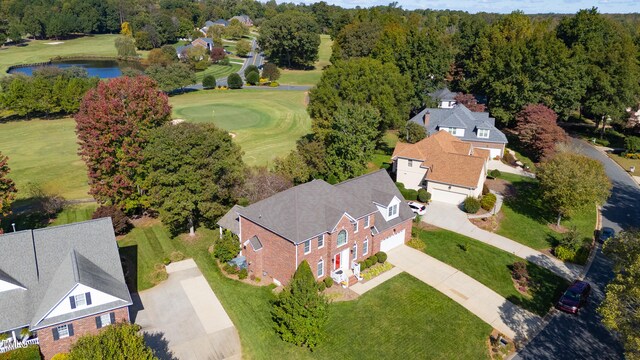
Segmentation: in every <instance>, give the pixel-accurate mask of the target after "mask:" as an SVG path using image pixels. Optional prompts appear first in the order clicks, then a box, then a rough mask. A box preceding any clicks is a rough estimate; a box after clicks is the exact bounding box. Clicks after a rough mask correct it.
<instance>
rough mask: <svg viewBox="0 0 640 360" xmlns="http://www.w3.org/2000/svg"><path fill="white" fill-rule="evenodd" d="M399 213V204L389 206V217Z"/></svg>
mask: <svg viewBox="0 0 640 360" xmlns="http://www.w3.org/2000/svg"><path fill="white" fill-rule="evenodd" d="M397 213H398V205H397V204H396V205H393V206H390V207H389V212H388V214H387V217H393V216H395V215H396V214H397Z"/></svg>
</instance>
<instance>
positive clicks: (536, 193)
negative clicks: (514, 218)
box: [504, 181, 552, 224]
mask: <svg viewBox="0 0 640 360" xmlns="http://www.w3.org/2000/svg"><path fill="white" fill-rule="evenodd" d="M511 185H512V187H513V195H511V196H507V197H506V198H505V199H504V204H505V205H507V206H508V207H509V208H510V209H512V210H513V211H514V212H516V213H518V214H521V215H524V216H526V217H528V218H531V219H533V220H535V221H536V222H538V223H540V224H547V223H549V220H550V219H551V218H552V216H551V212H550V211H549V209H548V208H547V207H546V206H545V205H544V202H543V200H542V191H541V190H540V186H539V185H538V183H537V182H530V181H517V182H513V183H511Z"/></svg>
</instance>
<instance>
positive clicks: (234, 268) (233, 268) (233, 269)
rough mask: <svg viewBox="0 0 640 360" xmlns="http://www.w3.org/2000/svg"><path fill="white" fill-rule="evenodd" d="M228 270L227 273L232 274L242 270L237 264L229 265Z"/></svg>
mask: <svg viewBox="0 0 640 360" xmlns="http://www.w3.org/2000/svg"><path fill="white" fill-rule="evenodd" d="M226 271H227V274H231V275H235V274H237V273H239V272H240V270H239V269H238V267H237V266H235V265H229V266H228V267H227V269H226Z"/></svg>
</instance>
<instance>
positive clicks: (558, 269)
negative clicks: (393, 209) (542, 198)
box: [422, 201, 582, 281]
mask: <svg viewBox="0 0 640 360" xmlns="http://www.w3.org/2000/svg"><path fill="white" fill-rule="evenodd" d="M422 221H424V222H426V223H429V224H432V225H435V226H437V227H440V228H443V229H447V230H451V231H454V232H457V233H459V234H462V235H464V236H468V237H470V238H472V239H476V240H478V241H482V242H483V243H485V244H489V245H491V246H494V247H497V248H498V249H501V250H504V251H506V252H509V253H511V254H513V255H515V256H518V257H520V258H523V259H526V260H528V261H530V262H532V263H534V264H537V265H539V266H542V267H544V268H547V269H549V270H551V271H553V272H554V273H556V274H557V275H559V276H561V277H563V278H565V279H567V280H569V281H573V280H575V279H576V278H578V277H579V276H580V274H581V272H582V266H579V265H575V264H570V263H564V262H562V261H560V260H558V259H555V258H552V257H550V256H547V255H545V254H543V253H541V252H540V251H538V250H535V249H532V248H530V247H528V246H525V245H522V244H520V243H519V242H516V241H513V240H511V239H508V238H506V237H504V236H500V235H498V234H494V233H492V232H489V231H486V230H482V229H480V228H479V227H477V226H475V225H473V224H472V223H471V222H470V221H469V219H468V218H467V214H465V213H464V212H462V210H460V209H459V208H458V207H457V206H456V205H452V204H447V203H442V202H437V201H432V202H431V203H429V206H428V207H427V213H426V214H425V215H424V216H423V217H422Z"/></svg>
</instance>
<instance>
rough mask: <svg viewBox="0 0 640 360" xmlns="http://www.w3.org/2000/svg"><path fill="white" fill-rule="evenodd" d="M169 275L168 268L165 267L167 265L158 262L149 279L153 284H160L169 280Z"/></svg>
mask: <svg viewBox="0 0 640 360" xmlns="http://www.w3.org/2000/svg"><path fill="white" fill-rule="evenodd" d="M168 277H169V275H168V274H167V269H165V266H164V265H163V264H156V265H155V266H154V269H153V271H152V272H151V274H149V280H150V281H151V282H152V283H153V284H159V283H161V282H163V281H165V280H167V278H168Z"/></svg>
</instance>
